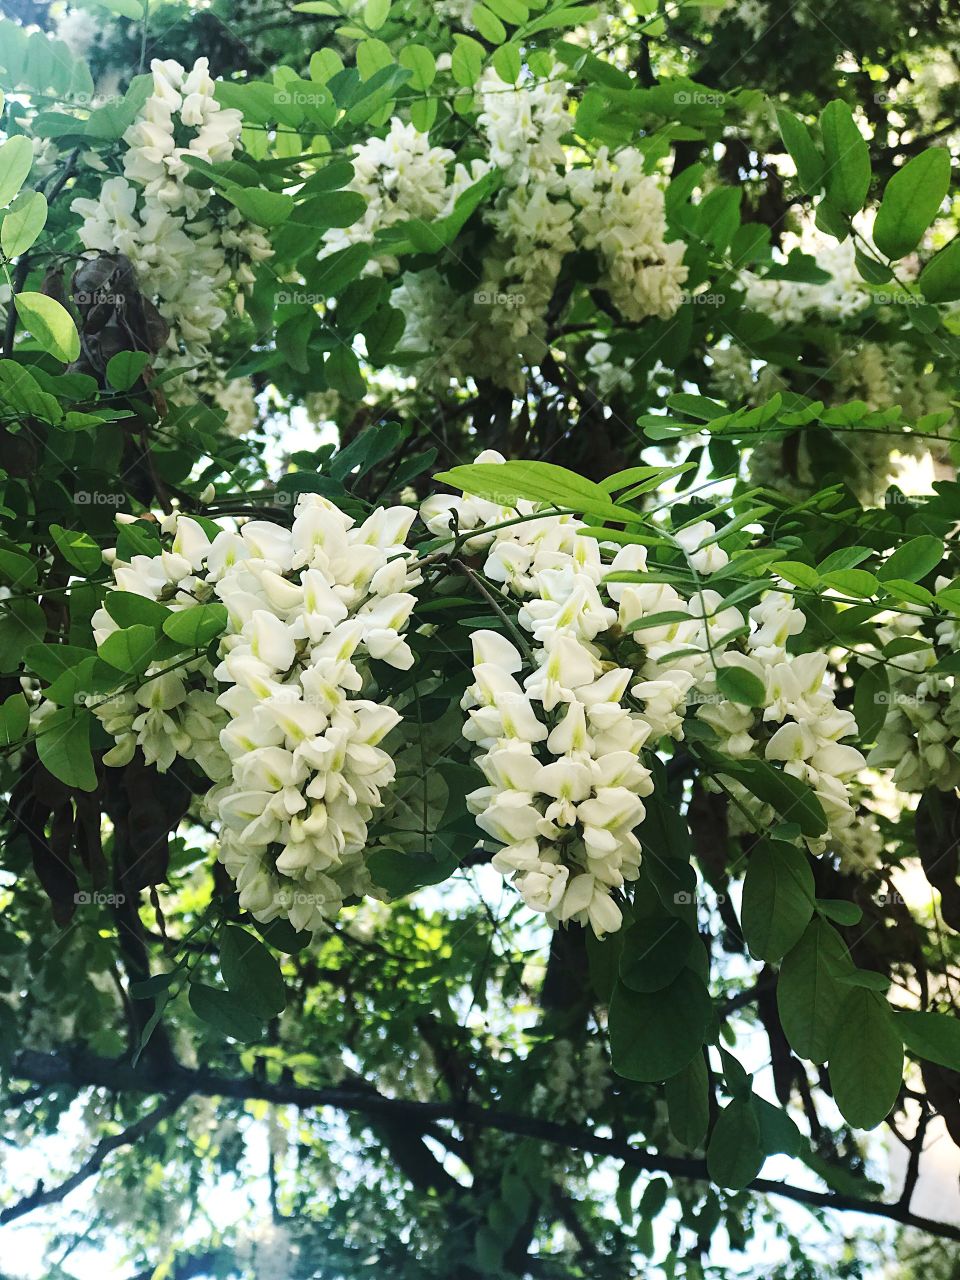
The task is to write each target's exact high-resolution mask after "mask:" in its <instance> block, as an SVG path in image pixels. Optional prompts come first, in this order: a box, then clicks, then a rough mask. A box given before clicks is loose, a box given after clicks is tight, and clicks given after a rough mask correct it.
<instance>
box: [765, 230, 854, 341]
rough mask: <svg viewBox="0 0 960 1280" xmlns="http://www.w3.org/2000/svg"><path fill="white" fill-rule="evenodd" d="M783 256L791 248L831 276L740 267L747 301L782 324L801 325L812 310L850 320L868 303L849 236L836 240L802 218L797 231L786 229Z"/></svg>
mask: <svg viewBox="0 0 960 1280" xmlns="http://www.w3.org/2000/svg"><path fill="white" fill-rule="evenodd" d="M781 247H782V250H783V254H784V256H785V257H787V256H789V255H790V254H791V253H793V252H800V253H804V254H806V255H807V256H808V257H810V258H813V259H814V260H815V263H816V266H817V268H818V269H819V270H821V271H825V272H827V274H828V275H829V276H830V279H829V280H827V281H823V282H822V283H810V282H806V281H802V280H783V279H776V278H772V279H771V278H770V277H760V276H758V275H756V274H754V272H752V271H744V272H742V273H741V276H740V283H741V285H742V286H743V287H744V289H745V290H746V295H747V298H746V301H747V306H749V307H752V308H754V310H756V311H760V312H762V313H763V314H764V315H767V316H770V318H771V319H773V320H776V321H777V323H778V324H780V325H789V324H802V323H803V322H804V321H805V320H807V319H809V318H810V317H811V316H814V315H828V316H832V317H834V318H836V319H840V320H848V319H850V318H851V317H852V316H855V315H857V314H858V313H859V312H860V311H863V310H864V308H866V307H868V306H869V305H870V300H871V294H870V290H869V289H868V287H867V286H866V284H864V282H863V279H862V277H861V275H860V272H859V271H858V270H857V265H856V260H855V251H854V244H853V240H852V238H851V237H849V236H848V237H847V239H846V240H844V241H842V242H838V241H836V240H834V239H833V237H832V236H828V235H826V234H825V233H824V232H821V231H818V230H817V228H816V227H815V226H814V225H813V223H812V221H810V220H807V221H805V222H804V224H803V226H802V228H801V230H800V232H799V234H798V233H796V232H792V231H788V232H786V233H785V234H784V236H783V240H782V245H781Z"/></svg>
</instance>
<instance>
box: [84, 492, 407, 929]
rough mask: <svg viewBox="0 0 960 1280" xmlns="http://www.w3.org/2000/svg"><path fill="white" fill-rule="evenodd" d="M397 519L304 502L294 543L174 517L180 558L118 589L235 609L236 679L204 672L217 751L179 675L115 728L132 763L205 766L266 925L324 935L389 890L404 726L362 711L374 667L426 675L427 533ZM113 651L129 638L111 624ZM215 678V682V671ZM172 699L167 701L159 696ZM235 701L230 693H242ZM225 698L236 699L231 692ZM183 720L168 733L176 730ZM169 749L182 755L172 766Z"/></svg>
mask: <svg viewBox="0 0 960 1280" xmlns="http://www.w3.org/2000/svg"><path fill="white" fill-rule="evenodd" d="M415 514H416V513H415V511H414V510H413V509H411V508H407V507H392V508H380V509H378V510H376V511H374V513H373V514H372V515H371V516H370V517H369V518H368V519H367V520H366V521H364V523H363V524H361V525H359V526H355V524H354V521H353V520H352V519H351V518H350V517H349V516H347V515H346V514H344V513H343V512H342V511H340V510H339V509H338V508H336V507H335V506H333V505H332V504H331V503H330V502H328V501H327V500H326V499H324V498H322V497H320V496H319V495H316V494H306V495H303V496H301V498H300V499H299V501H298V503H297V507H296V511H295V516H294V521H293V526H292V528H290V529H287V528H284V527H283V526H281V525H277V524H274V523H272V522H270V521H266V520H250V521H247V522H246V523H244V524H242V525H241V526H240V527H239V528H238V529H236V530H234V529H227V528H223V529H221V530H220V531H219V532H218V533H216V535H215V536H214V537H213V538H212V540H211V538H210V537H209V536H208V534H207V532H206V531H205V530H204V528H203V527H202V526H201V525H200V524H199V523H198V522H197V521H195V520H192V519H190V518H189V517H173V518H172V520H171V525H172V527H173V528H174V529H175V537H174V540H173V547H172V549H171V550H170V551H164V552H162V553H161V554H160V555H159V556H156V557H151V556H135V557H134V559H133V561H132V562H131V564H130V565H129V566H127V565H123V564H120V563H117V564H115V567H114V574H115V578H116V581H117V585H118V587H120V588H121V589H122V590H125V591H136V592H137V593H138V594H141V595H146V596H149V598H151V599H156V600H160V601H161V602H162V603H165V604H169V605H171V607H184V606H186V605H188V604H193V605H195V604H197V603H198V602H201V603H203V602H209V601H210V600H219V601H220V602H222V603H223V604H224V605H225V606H226V609H227V613H228V619H229V621H228V626H227V629H226V632H225V634H224V635H223V637H222V639H221V642H220V647H219V653H220V661H219V664H218V665H217V666H216V667H215V668H214V669H212V670H211V669H210V666H209V664H206V660H205V659H204V660H203V661H202V662H201V663H198V664H196V666H195V668H194V667H193V664H189V666H188V669H190V668H193V669H195V670H196V672H197V674H198V676H199V678H200V680H201V681H202V684H203V690H202V692H201V694H200V695H199V696H202V697H203V698H204V699H205V701H204V703H203V707H204V708H207V707H209V710H210V713H211V714H210V724H211V727H212V740H211V734H210V732H209V731H208V730H207V727H206V724H204V726H202V729H203V734H204V737H203V740H202V743H201V744H200V745H198V744H197V743H195V742H194V732H195V728H196V724H195V722H196V717H197V714H198V713H197V709H196V707H195V705H194V700H193V699H192V698H191V697H190V696H188V695H187V694H186V693H185V692H176V691H175V693H171V692H169V691H168V690H169V689H170V688H171V686H172V682H178V681H179V680H180V676H179V671H178V672H169V673H167V674H165V675H161V676H159V677H157V678H154V679H150V678H149V677H150V676H151V675H152V674H153V673H152V672H149V671H148V673H147V676H148V679H147V681H146V683H145V684H144V685H143V686H142V688H141V689H140V690H139V691H138V692H137V694H135V695H133V694H131V695H121V696H122V697H126V696H129V697H130V698H132V699H134V700H135V703H136V706H137V707H142V706H147V707H148V708H149V709H148V712H147V714H148V715H149V714H151V713H153V716H154V718H153V719H152V720H151V721H150V722H149V723H147V722H146V721H145V720H144V716H143V713H141V714H140V715H138V716H137V717H136V718H135V719H132V720H131V719H130V715H129V712H130V711H133V710H135V709H136V708H134V707H131V708H128V709H127V715H126V716H124V717H121V716H119V715H117V716H112V715H110V716H107V715H104V714H103V713H101V714H102V718H103V719H104V723H105V725H106V727H107V728H108V730H109V731H111V732H113V733H115V734H117V735H118V745H117V747H116V748H115V749H114V752H112V753H108V755H112V757H113V758H112V759H108V762H109V763H123V762H124V761H125V760H126V759H129V758H130V756H131V755H132V754H133V751H134V749H135V747H136V746H137V745H140V746H142V747H143V748H144V750H145V752H146V751H148V750H149V752H150V755H149V757H148V758H152V760H153V761H154V762H155V763H157V764H158V766H159V767H161V768H165V767H169V766H170V765H171V764H172V763H173V759H174V758H175V757H176V756H177V755H180V756H182V757H184V758H188V759H196V760H197V761H198V763H200V764H201V765H202V767H204V768H205V770H206V772H207V773H208V775H209V776H210V777H211V778H213V779H214V780H216V781H218V782H219V785H218V786H216V787H215V788H214V789H213V790H212V791H211V792H210V793H209V795H208V796H207V797H206V801H205V803H206V806H207V809H208V811H209V812H210V814H211V816H213V817H214V818H216V819H217V821H218V822H219V825H220V843H219V855H218V856H219V857H220V860H221V861H222V862H223V864H224V866H225V867H226V868H227V870H228V871H229V873H230V874H231V876H232V877H233V878H234V879H235V880H236V882H237V887H238V889H239V891H240V905H241V906H242V907H243V908H244V909H246V910H249V911H250V912H251V913H252V914H253V915H254V916H255V917H256V918H257V919H259V920H262V921H269V920H272V919H274V918H276V917H277V916H286V917H288V918H289V919H290V920H291V921H292V923H293V924H294V925H295V926H296V927H297V928H298V929H311V928H316V927H317V926H318V925H319V923H320V922H321V921H322V920H324V919H328V918H330V917H332V916H334V915H336V913H337V912H338V911H339V909H340V907H341V906H342V903H343V899H344V897H347V896H349V895H352V894H362V893H364V892H366V891H368V890H369V889H370V888H371V881H370V876H369V873H368V871H367V868H366V864H365V861H364V857H363V854H364V850H365V848H366V846H367V841H368V828H367V824H368V822H369V821H370V820H371V818H372V817H373V814H374V812H375V811H376V810H377V809H379V808H380V807H381V805H382V800H381V790H380V789H381V788H382V787H384V786H387V785H388V784H389V783H390V782H391V781H392V780H393V774H394V767H393V761H392V759H391V757H390V756H389V755H388V754H387V752H385V751H384V750H383V749H382V748H381V747H380V746H379V743H380V742H381V741H382V739H383V738H384V737H385V735H386V734H387V733H388V732H389V731H390V730H391V729H392V728H394V726H395V725H396V724H397V723H398V722H399V719H400V717H399V715H398V713H397V712H396V711H395V710H394V709H393V708H392V707H390V706H387V705H385V704H383V703H380V702H378V701H375V700H373V699H372V698H369V697H362V696H360V695H361V694H362V693H363V692H364V691H365V689H366V688H367V686H368V685H369V684H370V678H369V674H367V678H366V679H365V665H366V664H365V660H366V659H368V658H374V659H377V660H379V661H381V662H385V663H387V664H389V665H390V666H393V667H396V668H398V669H401V670H406V669H408V668H409V667H410V666H411V665H412V664H413V654H412V652H411V650H410V648H409V646H408V645H407V643H406V641H405V640H404V639H403V638H402V635H401V632H402V631H403V630H404V629H405V627H406V624H407V620H408V618H409V616H410V611H411V609H412V607H413V603H414V597H413V595H412V594H410V591H409V588H410V587H411V586H414V585H416V584H417V583H418V582H419V581H420V578H419V574H418V572H417V571H416V570H412V569H411V568H410V565H409V553H407V552H406V549H405V547H404V540H405V538H406V535H407V532H408V531H409V528H410V525H411V523H412V522H413V519H414V517H415ZM96 625H98V628H99V629H100V630H99V631H98V642H99V639H100V636H101V635H103V636H104V637H105V634H106V632H107V631H108V630H110V629H113V624H112V620H111V619H110V618H109V615H107V614H106V613H105V612H104V613H102V614H101V615H100V616H99V617H98V618H97V619H96ZM204 664H205V665H204ZM158 686H159V687H160V688H161V689H163V690H164V693H163V694H162V695H154V694H152V693H151V689H152V688H155V687H158ZM224 686H226V687H225V688H224ZM218 690H222V692H219V693H218V692H217V691H218ZM164 717H165V718H164ZM156 737H164V738H165V739H166V741H167V743H168V745H167V747H166V749H165V751H162V752H161V751H160V750H159V749H154V746H153V744H154V739H155V738H156Z"/></svg>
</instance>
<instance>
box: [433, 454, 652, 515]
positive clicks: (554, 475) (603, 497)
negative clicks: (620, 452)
mask: <svg viewBox="0 0 960 1280" xmlns="http://www.w3.org/2000/svg"><path fill="white" fill-rule="evenodd" d="M434 479H435V480H436V481H438V482H440V483H442V484H449V485H453V486H454V488H457V489H462V490H463V492H464V493H469V494H472V495H473V496H474V497H477V498H489V499H490V500H491V501H493V502H496V503H498V504H499V505H500V506H513V505H514V504H515V503H516V501H517V500H518V499H522V498H525V499H527V500H528V501H532V502H549V503H553V505H554V506H557V507H561V508H570V509H571V510H573V511H577V512H583V513H584V514H586V515H591V516H597V517H599V518H601V519H603V520H620V521H626V522H627V523H629V522H631V521H636V520H638V519H639V517H638V516H636V515H634V514H633V513H631V512H630V511H628V510H626V508H624V507H618V506H617V505H616V503H614V502H611V500H610V498H609V497H608V496H607V494H606V493H605V492H604V491H603V489H602V488H601V487H600V485H598V484H594V483H593V481H592V480H587V479H584V477H582V476H579V475H577V474H576V472H574V471H568V470H567V469H566V467H558V466H556V465H555V464H554V463H552V462H519V461H517V462H502V463H501V462H473V463H470V464H468V465H467V466H461V467H452V468H451V469H450V470H449V471H443V472H440V473H439V474H438V475H436V476H435V477H434Z"/></svg>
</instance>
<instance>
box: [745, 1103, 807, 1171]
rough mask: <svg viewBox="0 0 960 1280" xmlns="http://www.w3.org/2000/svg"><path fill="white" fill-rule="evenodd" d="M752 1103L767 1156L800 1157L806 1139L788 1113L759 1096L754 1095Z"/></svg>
mask: <svg viewBox="0 0 960 1280" xmlns="http://www.w3.org/2000/svg"><path fill="white" fill-rule="evenodd" d="M750 1101H751V1102H752V1104H753V1110H754V1113H755V1114H756V1117H757V1120H758V1121H759V1122H760V1145H761V1147H762V1148H763V1150H764V1151H765V1152H766V1154H767V1155H768V1156H773V1155H777V1153H778V1152H782V1153H783V1154H784V1155H787V1156H798V1155H800V1153H801V1151H802V1150H803V1147H804V1144H805V1142H806V1139H805V1138H804V1136H803V1134H802V1133H801V1132H800V1130H799V1129H798V1128H797V1126H796V1125H795V1124H794V1123H793V1121H792V1120H791V1119H790V1117H789V1116H788V1115H787V1113H786V1112H785V1111H783V1110H781V1108H780V1107H775V1106H774V1105H773V1104H772V1103H770V1102H767V1100H766V1099H765V1098H760V1097H758V1096H757V1094H753V1095H752V1096H751V1099H750Z"/></svg>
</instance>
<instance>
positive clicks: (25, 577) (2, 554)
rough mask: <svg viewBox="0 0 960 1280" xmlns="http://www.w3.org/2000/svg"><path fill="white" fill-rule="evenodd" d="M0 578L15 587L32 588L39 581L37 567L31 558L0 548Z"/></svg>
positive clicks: (18, 552)
mask: <svg viewBox="0 0 960 1280" xmlns="http://www.w3.org/2000/svg"><path fill="white" fill-rule="evenodd" d="M0 577H3V578H5V579H6V581H7V582H9V583H10V585H11V586H14V587H32V586H34V585H35V583H36V581H37V566H36V563H35V562H34V560H33V559H32V558H31V557H30V556H25V555H23V554H22V552H20V551H11V550H10V549H9V548H7V547H0Z"/></svg>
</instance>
